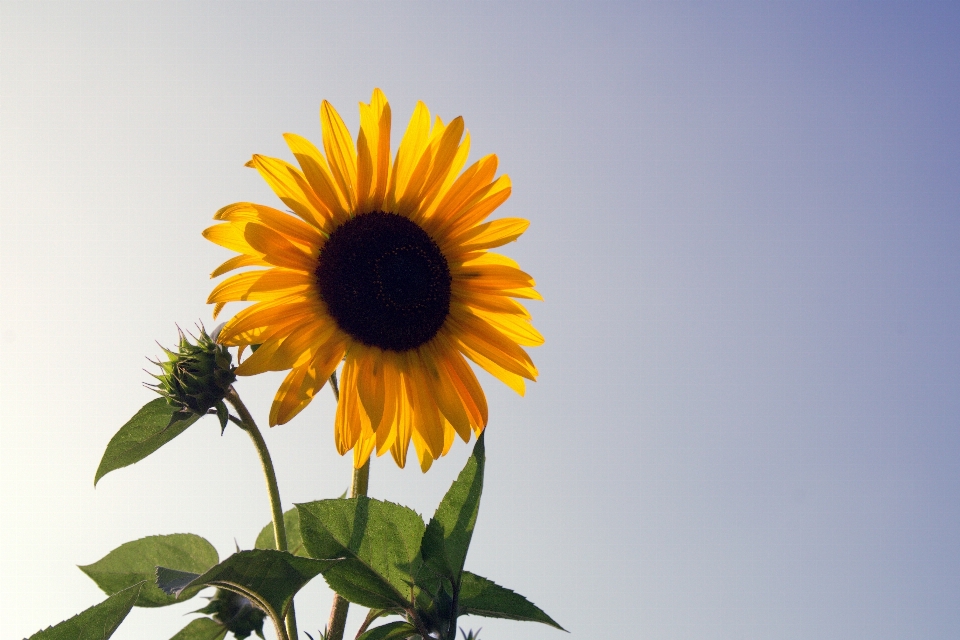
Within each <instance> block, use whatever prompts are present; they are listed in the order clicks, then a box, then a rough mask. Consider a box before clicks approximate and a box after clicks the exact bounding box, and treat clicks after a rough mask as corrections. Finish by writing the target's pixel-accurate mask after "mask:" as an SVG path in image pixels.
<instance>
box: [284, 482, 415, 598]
mask: <svg viewBox="0 0 960 640" xmlns="http://www.w3.org/2000/svg"><path fill="white" fill-rule="evenodd" d="M297 509H298V510H299V511H300V533H301V535H302V536H303V542H304V544H305V545H306V547H307V552H308V553H309V554H310V555H311V556H312V557H314V558H343V559H344V560H343V562H342V563H340V564H338V565H336V566H334V567H332V568H331V569H330V571H326V572H324V574H323V577H324V579H326V581H327V584H329V585H330V588H332V589H333V590H334V591H336V592H337V593H339V594H340V595H342V596H343V597H344V598H346V599H347V600H350V601H351V602H354V603H356V604H359V605H362V606H364V607H369V608H372V609H396V608H398V607H399V608H401V609H403V608H406V607H407V606H408V604H409V601H410V596H411V589H412V586H411V585H412V584H413V576H414V575H416V573H417V572H418V570H419V567H420V564H421V562H420V553H419V551H420V539H421V538H422V537H423V530H424V525H423V520H422V519H421V518H420V516H419V515H418V514H417V512H416V511H413V510H412V509H408V508H407V507H402V506H400V505H398V504H394V503H392V502H383V501H380V500H373V499H371V498H366V497H358V498H349V499H346V500H319V501H317V502H310V503H307V504H299V505H297Z"/></svg>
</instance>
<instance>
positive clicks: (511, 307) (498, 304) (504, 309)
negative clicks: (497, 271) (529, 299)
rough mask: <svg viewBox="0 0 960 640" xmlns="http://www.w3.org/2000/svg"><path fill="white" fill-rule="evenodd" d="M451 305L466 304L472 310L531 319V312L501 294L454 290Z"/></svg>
mask: <svg viewBox="0 0 960 640" xmlns="http://www.w3.org/2000/svg"><path fill="white" fill-rule="evenodd" d="M451 303H455V304H464V305H467V306H469V307H470V308H471V309H480V310H483V311H492V312H494V313H508V314H513V315H517V316H520V317H523V318H527V319H529V318H530V312H529V311H527V309H526V308H525V307H524V306H523V305H522V304H520V303H519V302H517V301H516V300H511V299H510V298H508V297H506V296H504V295H501V294H499V293H491V292H486V293H481V292H479V291H469V292H468V291H463V290H458V288H454V289H453V290H452V291H451Z"/></svg>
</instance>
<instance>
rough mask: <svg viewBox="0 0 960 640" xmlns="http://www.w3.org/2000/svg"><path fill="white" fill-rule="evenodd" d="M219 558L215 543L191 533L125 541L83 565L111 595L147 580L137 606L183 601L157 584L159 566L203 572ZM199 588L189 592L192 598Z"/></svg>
mask: <svg viewBox="0 0 960 640" xmlns="http://www.w3.org/2000/svg"><path fill="white" fill-rule="evenodd" d="M218 561H219V557H218V556H217V550H216V549H214V548H213V545H212V544H210V543H209V542H207V541H206V540H204V539H203V538H201V537H200V536H196V535H193V534H192V533H174V534H172V535H167V536H149V537H146V538H140V539H139V540H134V541H133V542H127V543H126V544H122V545H120V546H119V547H117V548H116V549H114V550H113V551H111V552H110V553H108V554H107V555H105V556H104V557H103V558H101V559H100V560H98V561H97V562H94V563H93V564H88V565H86V566H81V567H80V570H81V571H83V572H84V573H85V574H87V575H88V576H90V578H91V579H92V580H93V581H94V582H96V583H97V586H98V587H100V588H101V589H103V590H104V591H105V592H106V593H107V594H108V595H109V594H113V593H117V592H118V591H120V590H122V589H126V588H127V587H129V586H131V585H134V584H137V583H140V582H143V581H147V584H146V585H145V586H144V587H143V589H142V590H141V591H140V597H139V599H138V600H137V604H136V606H138V607H165V606H167V605H171V604H174V603H175V602H181V601H183V600H185V599H186V598H180V600H179V601H178V600H177V599H175V598H172V597H170V596H168V595H167V594H165V593H164V592H163V591H161V590H160V589H158V588H157V587H156V586H155V584H154V576H155V575H156V568H157V565H163V566H165V567H171V568H174V569H178V570H181V571H192V572H197V573H203V572H204V571H206V570H207V569H209V568H210V567H212V566H214V565H215V564H217V562H218ZM197 591H198V590H196V589H195V590H193V591H192V592H190V593H189V597H192V596H193V595H195V594H196V593H197Z"/></svg>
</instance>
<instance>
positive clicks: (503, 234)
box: [440, 218, 530, 255]
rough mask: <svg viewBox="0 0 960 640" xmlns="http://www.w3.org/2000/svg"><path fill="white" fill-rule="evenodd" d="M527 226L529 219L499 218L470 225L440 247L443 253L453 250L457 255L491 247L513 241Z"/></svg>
mask: <svg viewBox="0 0 960 640" xmlns="http://www.w3.org/2000/svg"><path fill="white" fill-rule="evenodd" d="M529 226H530V221H529V220H524V219H523V218H500V219H499V220H492V221H490V222H485V223H483V224H480V225H477V226H475V227H470V228H468V229H467V230H465V231H463V232H462V233H459V234H457V235H456V236H454V237H451V238H450V239H449V240H447V241H446V243H445V244H446V246H441V247H440V248H441V249H443V252H444V253H445V254H447V253H450V252H454V251H455V253H456V254H458V255H462V254H464V253H466V252H468V251H477V250H481V249H492V248H494V247H499V246H502V245H505V244H507V243H508V242H513V241H514V240H516V239H517V238H519V237H520V236H521V235H523V232H524V231H526V230H527V228H528V227H529ZM448 247H449V248H448Z"/></svg>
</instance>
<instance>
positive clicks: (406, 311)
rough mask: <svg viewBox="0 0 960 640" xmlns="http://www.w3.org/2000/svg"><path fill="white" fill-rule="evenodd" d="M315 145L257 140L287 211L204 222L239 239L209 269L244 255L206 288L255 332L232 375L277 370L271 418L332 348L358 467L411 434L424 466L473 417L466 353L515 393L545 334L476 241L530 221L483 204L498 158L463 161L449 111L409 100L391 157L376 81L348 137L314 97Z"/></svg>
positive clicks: (260, 210)
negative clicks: (274, 150) (281, 152)
mask: <svg viewBox="0 0 960 640" xmlns="http://www.w3.org/2000/svg"><path fill="white" fill-rule="evenodd" d="M320 124H321V128H322V132H323V145H322V147H323V151H322V152H321V150H320V149H318V148H317V147H316V146H314V144H313V143H311V142H310V141H308V140H306V139H305V138H302V137H300V136H297V135H294V134H285V135H284V138H285V139H286V141H287V144H288V145H289V146H290V150H291V152H292V153H293V156H294V157H295V158H296V161H297V163H298V165H299V167H296V166H293V165H291V164H289V163H287V162H285V161H284V160H280V159H276V158H268V157H265V156H260V155H255V156H253V159H252V160H250V162H248V163H247V164H248V166H250V167H253V168H255V169H256V170H257V171H258V172H259V173H260V175H261V176H262V177H263V179H264V180H265V181H266V182H267V184H268V185H270V187H271V188H272V189H273V191H274V192H275V193H276V194H277V196H278V197H279V198H280V200H281V201H282V202H283V204H284V206H285V207H286V208H287V209H288V210H289V212H290V213H289V214H288V213H285V212H283V211H280V210H278V209H274V208H272V207H269V206H266V205H261V204H254V203H250V202H238V203H235V204H232V205H229V206H227V207H224V208H223V209H221V210H220V211H218V212H217V214H216V215H215V216H214V218H215V219H216V220H218V222H219V224H217V225H215V226H213V227H210V228H209V229H207V230H206V231H204V236H205V237H206V238H207V239H209V240H211V241H212V242H214V243H216V244H219V245H221V246H223V247H225V248H227V249H230V250H233V251H235V252H237V254H238V255H235V256H234V257H232V258H230V259H229V260H227V261H226V262H225V263H223V265H221V266H220V267H219V268H218V269H216V270H215V271H214V272H213V276H214V277H217V276H220V275H222V274H225V273H227V272H229V271H233V270H235V269H244V271H243V272H241V273H239V274H238V275H233V276H231V277H229V278H227V279H226V280H224V281H223V282H221V283H220V284H219V285H217V286H216V287H215V288H214V290H213V292H212V293H211V294H210V297H209V299H208V302H210V303H213V304H215V305H216V306H215V308H214V316H215V317H216V315H217V314H218V313H219V312H220V310H221V309H222V308H223V306H224V305H225V304H226V303H228V302H234V301H249V302H252V303H253V304H252V305H250V306H248V307H247V308H245V309H243V310H241V311H240V312H238V313H237V314H236V315H234V316H233V318H231V319H230V320H229V321H228V322H227V323H226V325H225V326H224V328H223V329H222V331H221V333H220V336H219V338H218V339H219V341H220V342H221V343H222V344H224V345H231V346H239V347H240V348H241V349H243V348H244V347H246V346H248V345H260V347H259V349H257V351H255V352H254V353H252V354H251V355H250V356H249V357H248V358H247V359H246V360H244V361H243V362H242V363H241V364H240V366H239V367H238V368H237V374H239V375H253V374H257V373H261V372H265V371H288V372H289V373H288V374H287V376H286V378H285V380H284V381H283V383H282V384H281V385H280V389H279V391H278V392H277V395H276V398H275V399H274V403H273V406H272V408H271V410H270V424H271V426H272V425H276V424H283V423H285V422H287V421H289V420H290V419H291V418H293V417H294V416H295V415H297V413H299V412H300V411H301V410H302V409H303V408H304V407H306V406H307V404H309V403H310V401H311V400H312V398H313V397H314V395H316V393H317V391H318V390H319V389H320V388H321V387H322V386H323V385H324V383H325V382H326V380H327V379H328V378H329V377H330V376H331V374H332V373H333V372H334V371H335V370H336V369H337V367H339V366H340V364H341V362H342V363H343V369H342V371H341V392H340V401H339V403H338V405H337V417H336V424H335V442H336V445H337V449H338V450H339V451H340V453H341V454H343V453H345V452H347V451H350V450H353V452H354V464H355V465H356V466H358V467H359V466H361V465H362V464H363V463H365V462H366V461H367V459H368V458H369V456H370V454H371V453H372V452H373V451H376V452H377V455H380V454H383V453H385V452H387V451H390V453H391V454H392V456H393V458H394V459H395V460H396V462H397V464H399V465H400V466H403V465H404V464H405V461H406V455H407V449H408V447H409V444H410V443H411V442H413V444H414V448H415V449H416V452H417V457H418V458H419V461H420V466H421V468H422V469H423V470H424V471H425V470H427V469H428V468H429V467H430V465H431V464H432V462H433V460H435V459H437V458H439V457H440V456H442V455H444V454H446V453H447V451H448V450H449V449H450V447H451V445H452V444H453V441H454V438H455V437H456V436H459V437H460V438H461V439H463V440H464V441H469V440H470V438H471V436H472V435H473V434H479V433H480V432H481V431H482V430H483V429H484V427H485V426H486V424H487V404H486V398H485V397H484V394H483V390H482V389H481V388H480V384H479V383H478V381H477V378H476V376H475V375H474V373H473V371H472V369H471V367H470V365H469V364H468V363H467V359H469V360H471V361H473V363H474V364H476V365H478V366H480V367H482V368H483V369H486V370H487V371H488V372H490V373H491V374H493V375H494V376H496V377H497V378H499V379H500V380H502V381H503V382H505V383H506V384H507V385H509V386H510V387H511V388H513V389H514V390H516V391H517V392H518V393H520V394H523V393H524V389H525V383H524V380H525V379H527V380H535V379H536V376H537V370H536V367H534V365H533V362H532V361H531V360H530V357H529V356H528V355H527V353H526V351H525V350H524V349H523V347H528V346H536V345H539V344H541V343H542V342H543V338H542V336H541V335H540V334H539V332H537V330H536V329H534V328H533V326H532V324H531V323H530V315H529V313H527V310H526V309H525V308H524V307H523V306H522V305H521V304H520V303H518V302H517V301H516V299H517V298H521V299H523V298H533V299H539V298H540V295H539V294H538V293H537V292H536V291H535V290H534V288H533V287H534V281H533V278H531V277H530V276H529V275H528V274H526V273H525V272H523V271H522V270H521V269H520V267H519V265H517V263H516V262H514V261H513V260H511V259H510V258H507V257H506V256H503V255H500V254H497V253H494V252H492V251H490V250H491V249H493V248H496V247H499V246H501V245H504V244H507V243H508V242H511V241H513V240H516V239H517V238H518V237H519V236H520V234H522V233H523V232H524V231H525V230H526V228H527V226H528V225H529V223H528V222H527V221H526V220H523V219H520V218H500V219H496V220H492V221H488V220H487V218H488V217H489V216H490V214H491V213H493V211H494V210H496V209H497V207H499V206H500V205H501V204H503V202H505V201H506V200H507V198H508V197H509V196H510V191H511V185H510V179H509V178H508V177H507V176H505V175H501V176H499V177H497V176H496V172H497V162H498V161H497V157H496V156H494V155H488V156H485V157H483V158H481V159H479V160H477V161H476V162H474V163H473V164H472V165H470V166H468V167H467V168H466V169H464V167H465V166H466V161H467V156H468V155H469V150H470V135H469V133H467V132H466V130H465V129H464V124H463V119H462V118H454V119H453V120H451V121H450V122H448V123H444V122H443V121H442V120H441V119H440V118H436V119H433V120H431V117H430V112H429V111H428V110H427V108H426V106H425V105H424V104H423V103H417V106H416V108H415V109H414V112H413V115H412V116H411V118H410V122H409V124H408V125H407V128H406V131H405V132H404V134H403V136H402V139H401V141H400V146H399V148H398V149H397V152H396V155H395V156H393V155H392V154H391V150H390V135H391V130H392V129H391V127H392V118H391V110H390V105H389V104H388V103H387V100H386V98H385V97H384V95H383V93H382V92H381V91H380V90H379V89H377V90H375V91H374V92H373V96H372V98H371V100H370V103H369V104H361V105H360V133H359V135H358V136H357V138H356V143H354V140H353V138H352V137H351V135H350V132H349V131H348V130H347V127H346V125H345V124H344V123H343V120H342V119H341V118H340V115H339V114H338V113H337V112H336V110H335V109H334V108H333V107H332V106H331V105H330V104H329V103H327V102H324V103H323V104H322V106H321V108H320Z"/></svg>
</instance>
